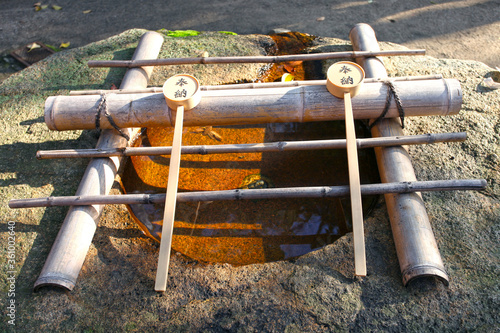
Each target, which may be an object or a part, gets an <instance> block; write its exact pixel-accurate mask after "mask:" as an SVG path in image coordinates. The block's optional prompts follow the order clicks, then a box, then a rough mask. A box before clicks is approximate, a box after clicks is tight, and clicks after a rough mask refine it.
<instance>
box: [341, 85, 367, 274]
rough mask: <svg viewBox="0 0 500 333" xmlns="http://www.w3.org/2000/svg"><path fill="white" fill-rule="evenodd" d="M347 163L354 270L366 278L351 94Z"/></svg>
mask: <svg viewBox="0 0 500 333" xmlns="http://www.w3.org/2000/svg"><path fill="white" fill-rule="evenodd" d="M344 107H345V129H346V145H347V163H348V167H349V188H350V192H351V212H352V213H351V214H352V233H353V239H354V268H355V273H356V275H357V276H366V255H365V237H364V230H363V204H362V201H361V184H360V179H359V164H358V150H357V146H356V132H355V128H354V116H353V113H352V103H351V94H350V93H348V92H346V93H344Z"/></svg>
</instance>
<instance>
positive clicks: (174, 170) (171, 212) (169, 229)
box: [155, 106, 184, 291]
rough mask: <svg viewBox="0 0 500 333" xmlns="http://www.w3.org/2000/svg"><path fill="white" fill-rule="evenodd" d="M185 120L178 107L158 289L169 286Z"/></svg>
mask: <svg viewBox="0 0 500 333" xmlns="http://www.w3.org/2000/svg"><path fill="white" fill-rule="evenodd" d="M183 121H184V106H178V107H177V113H176V116H175V127H174V139H173V142H172V152H171V155H170V166H169V171H168V183H167V195H166V198H165V211H164V213H163V227H162V232H161V243H160V254H159V256H158V268H157V271H156V283H155V290H156V291H165V290H166V288H167V276H168V267H169V265H170V249H171V247H172V234H173V231H174V218H175V205H176V202H177V186H178V183H179V168H180V161H181V144H182V123H183Z"/></svg>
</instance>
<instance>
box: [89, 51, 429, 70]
mask: <svg viewBox="0 0 500 333" xmlns="http://www.w3.org/2000/svg"><path fill="white" fill-rule="evenodd" d="M413 55H425V50H388V51H375V52H374V51H345V52H327V53H314V54H292V55H283V56H243V57H197V58H170V59H154V60H91V61H89V62H88V66H89V67H128V68H133V67H142V66H168V65H190V64H240V63H278V62H289V61H313V60H326V59H340V58H360V57H376V56H413Z"/></svg>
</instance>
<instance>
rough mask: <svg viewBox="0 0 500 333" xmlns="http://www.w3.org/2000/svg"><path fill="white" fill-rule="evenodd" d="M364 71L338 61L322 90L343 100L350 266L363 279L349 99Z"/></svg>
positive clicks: (358, 186)
mask: <svg viewBox="0 0 500 333" xmlns="http://www.w3.org/2000/svg"><path fill="white" fill-rule="evenodd" d="M364 78H365V71H364V70H363V68H361V66H359V65H358V64H355V63H353V62H349V61H340V62H337V63H335V64H333V65H332V66H330V68H329V69H328V72H327V80H326V87H327V89H328V91H329V92H330V93H331V94H332V95H333V96H335V97H338V98H343V99H344V108H345V128H346V145H347V163H348V167H349V187H350V194H351V209H352V232H353V238H354V267H355V274H356V275H357V276H366V255H365V239H364V231H363V206H362V202H361V184H360V180H359V165H358V151H357V147H356V132H355V129H354V117H353V113H352V104H351V97H354V96H355V95H356V94H358V92H359V89H360V87H361V83H362V82H363V79H364Z"/></svg>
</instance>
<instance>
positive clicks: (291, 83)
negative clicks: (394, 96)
mask: <svg viewBox="0 0 500 333" xmlns="http://www.w3.org/2000/svg"><path fill="white" fill-rule="evenodd" d="M442 78H443V76H442V75H441V74H436V75H421V76H399V77H391V78H390V80H391V81H394V82H397V81H421V80H439V79H442ZM385 80H387V78H369V79H365V80H364V81H363V83H373V82H383V81H385ZM325 84H326V80H308V81H287V82H268V83H238V84H225V85H218V86H201V91H208V90H228V89H262V88H283V87H299V86H324V85H325ZM161 92H163V88H162V87H150V88H145V89H114V90H99V89H98V90H73V91H70V92H69V95H70V96H82V95H102V94H151V93H161Z"/></svg>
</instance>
